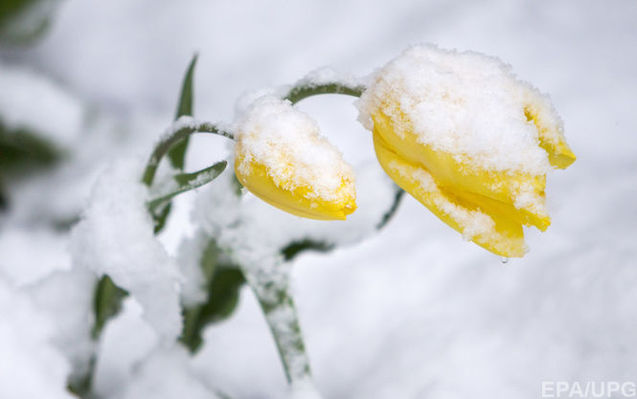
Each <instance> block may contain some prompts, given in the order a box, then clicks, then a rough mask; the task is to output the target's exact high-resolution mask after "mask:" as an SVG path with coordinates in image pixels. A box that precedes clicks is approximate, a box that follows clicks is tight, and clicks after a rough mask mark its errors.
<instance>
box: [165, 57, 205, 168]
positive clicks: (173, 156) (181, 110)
mask: <svg viewBox="0 0 637 399" xmlns="http://www.w3.org/2000/svg"><path fill="white" fill-rule="evenodd" d="M197 57H198V55H197V54H195V55H193V57H192V60H191V61H190V65H189V66H188V69H187V70H186V75H185V76H184V80H183V83H182V85H181V94H180V95H179V102H178V103H177V112H176V113H175V120H177V119H179V117H180V116H184V115H188V116H193V91H194V90H193V79H194V74H195V65H196V64H197ZM187 148H188V138H186V139H184V140H182V141H180V142H179V143H177V144H175V146H174V147H173V148H171V149H170V151H169V152H168V158H169V159H170V163H171V164H172V165H173V166H174V167H175V168H177V169H183V168H184V161H185V158H186V149H187Z"/></svg>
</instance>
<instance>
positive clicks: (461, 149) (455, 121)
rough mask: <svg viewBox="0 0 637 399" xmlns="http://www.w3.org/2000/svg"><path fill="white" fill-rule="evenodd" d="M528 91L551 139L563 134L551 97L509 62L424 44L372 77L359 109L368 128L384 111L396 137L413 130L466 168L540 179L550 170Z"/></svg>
mask: <svg viewBox="0 0 637 399" xmlns="http://www.w3.org/2000/svg"><path fill="white" fill-rule="evenodd" d="M529 93H531V94H533V93H535V96H534V99H535V101H534V102H533V104H538V105H535V106H534V107H536V108H538V107H541V111H542V113H543V114H546V116H545V117H544V118H545V119H546V121H545V122H547V123H553V124H554V125H553V126H556V129H555V132H554V135H555V136H556V135H558V134H561V131H562V127H561V121H560V120H559V117H558V116H557V114H556V113H555V111H554V109H553V107H552V105H551V104H550V101H549V100H548V98H547V97H538V96H539V94H537V93H536V91H535V89H533V88H531V87H530V86H529V85H528V84H526V83H524V82H521V81H519V80H517V79H516V77H515V75H513V73H512V72H511V68H510V67H509V66H508V65H506V64H504V63H502V62H501V61H499V60H498V59H496V58H492V57H488V56H485V55H482V54H479V53H475V52H458V51H446V50H441V49H438V48H437V47H435V46H431V45H423V46H415V47H412V48H410V49H408V50H406V51H405V52H404V53H403V54H402V55H401V56H399V57H398V58H396V59H394V60H393V61H391V62H390V63H389V64H387V65H386V66H385V67H384V68H382V69H381V70H380V71H379V72H377V73H376V75H375V76H374V79H373V82H372V84H371V86H370V87H369V89H368V90H367V91H366V92H365V93H364V94H363V96H362V97H361V99H360V101H359V102H358V107H359V111H360V120H361V122H362V123H363V124H364V125H365V127H367V128H368V129H370V130H372V129H373V121H372V117H373V116H374V115H375V114H376V113H378V112H382V113H384V114H385V115H386V116H388V117H389V118H391V119H392V120H393V121H394V123H395V125H394V127H395V129H396V131H395V133H396V134H397V135H399V136H400V137H404V135H405V134H406V132H413V133H414V134H415V135H416V138H417V141H418V142H419V143H422V144H425V145H430V146H431V147H432V148H433V149H435V150H438V151H444V152H448V153H451V154H454V155H455V157H456V159H458V160H462V161H466V163H468V164H471V165H478V166H480V167H482V168H485V169H489V170H496V171H503V170H506V171H517V172H526V173H530V174H534V175H541V174H544V173H546V172H547V171H548V170H549V168H550V166H549V162H548V157H547V154H546V152H545V151H544V150H543V149H542V148H541V147H540V146H539V138H538V129H537V128H536V126H535V125H534V124H533V122H532V121H529V120H528V118H527V115H526V114H525V112H526V111H527V109H528V104H529V101H530V100H529V96H530V95H531V94H529ZM538 98H539V100H538ZM538 109H539V108H538ZM556 137H557V136H556ZM554 139H555V140H557V139H556V138H554Z"/></svg>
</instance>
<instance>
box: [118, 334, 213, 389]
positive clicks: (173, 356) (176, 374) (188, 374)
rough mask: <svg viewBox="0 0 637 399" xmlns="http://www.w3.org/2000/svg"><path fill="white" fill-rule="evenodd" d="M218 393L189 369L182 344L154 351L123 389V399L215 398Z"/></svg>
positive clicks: (188, 362) (186, 355) (188, 361)
mask: <svg viewBox="0 0 637 399" xmlns="http://www.w3.org/2000/svg"><path fill="white" fill-rule="evenodd" d="M218 397H219V396H218V395H217V394H216V393H215V392H214V390H212V389H210V388H209V387H208V386H207V385H206V384H204V381H202V380H200V379H198V378H197V377H196V375H195V374H194V373H193V372H192V371H191V367H190V359H189V356H188V353H187V352H186V350H185V349H184V348H181V347H174V348H171V349H168V350H160V351H157V352H154V353H153V354H152V356H151V357H150V358H149V359H147V360H146V361H145V362H144V363H143V364H142V365H141V367H140V368H139V369H138V370H137V372H136V373H135V374H134V375H133V378H132V381H131V382H130V384H129V386H128V387H127V389H126V393H125V395H124V396H123V398H124V399H138V398H153V399H176V398H189V399H216V398H218Z"/></svg>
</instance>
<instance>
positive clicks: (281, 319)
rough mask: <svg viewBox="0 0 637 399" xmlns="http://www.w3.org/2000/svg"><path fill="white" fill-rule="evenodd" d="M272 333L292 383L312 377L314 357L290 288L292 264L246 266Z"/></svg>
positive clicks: (248, 279) (248, 276) (247, 278)
mask: <svg viewBox="0 0 637 399" xmlns="http://www.w3.org/2000/svg"><path fill="white" fill-rule="evenodd" d="M242 271H243V273H244V276H245V277H246V280H247V282H248V284H249V285H250V288H251V289H252V291H253V292H254V294H255V296H256V297H257V300H258V301H259V305H261V310H262V311H263V314H264V315H265V319H266V322H267V323H268V327H269V328H270V331H271V333H272V337H273V338H274V341H275V343H276V347H277V350H278V352H279V358H280V359H281V363H282V364H283V369H284V371H285V377H286V378H287V381H288V383H289V384H291V385H294V384H295V383H299V382H304V381H307V380H308V379H310V378H311V370H310V361H309V358H308V356H307V353H306V350H305V343H304V341H303V334H302V333H301V326H300V323H299V319H298V315H297V311H296V307H295V306H294V300H293V299H292V296H291V294H290V290H289V276H290V264H289V263H282V264H275V265H274V266H273V267H266V268H254V269H253V268H249V267H248V268H242Z"/></svg>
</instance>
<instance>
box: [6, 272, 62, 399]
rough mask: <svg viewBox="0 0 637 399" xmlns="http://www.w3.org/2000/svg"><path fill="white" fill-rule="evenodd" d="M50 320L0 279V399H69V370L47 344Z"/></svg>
mask: <svg viewBox="0 0 637 399" xmlns="http://www.w3.org/2000/svg"><path fill="white" fill-rule="evenodd" d="M53 330H54V327H53V320H51V319H50V318H48V317H47V316H46V315H45V314H42V313H41V312H39V310H38V309H37V307H36V306H35V305H34V304H33V303H32V301H31V300H30V299H29V297H28V296H27V295H26V294H25V293H23V292H21V291H18V290H15V289H12V288H11V287H10V286H9V284H7V283H6V281H5V280H3V278H2V276H0V353H1V354H2V357H1V358H0V397H2V398H13V399H31V398H51V399H71V398H73V396H72V395H71V394H70V393H68V392H67V391H66V377H67V375H68V373H69V371H70V367H69V364H68V362H67V361H66V359H64V357H63V356H62V354H60V353H59V351H58V350H57V349H56V348H54V347H53V346H52V345H51V343H50V340H51V337H52V335H53Z"/></svg>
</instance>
